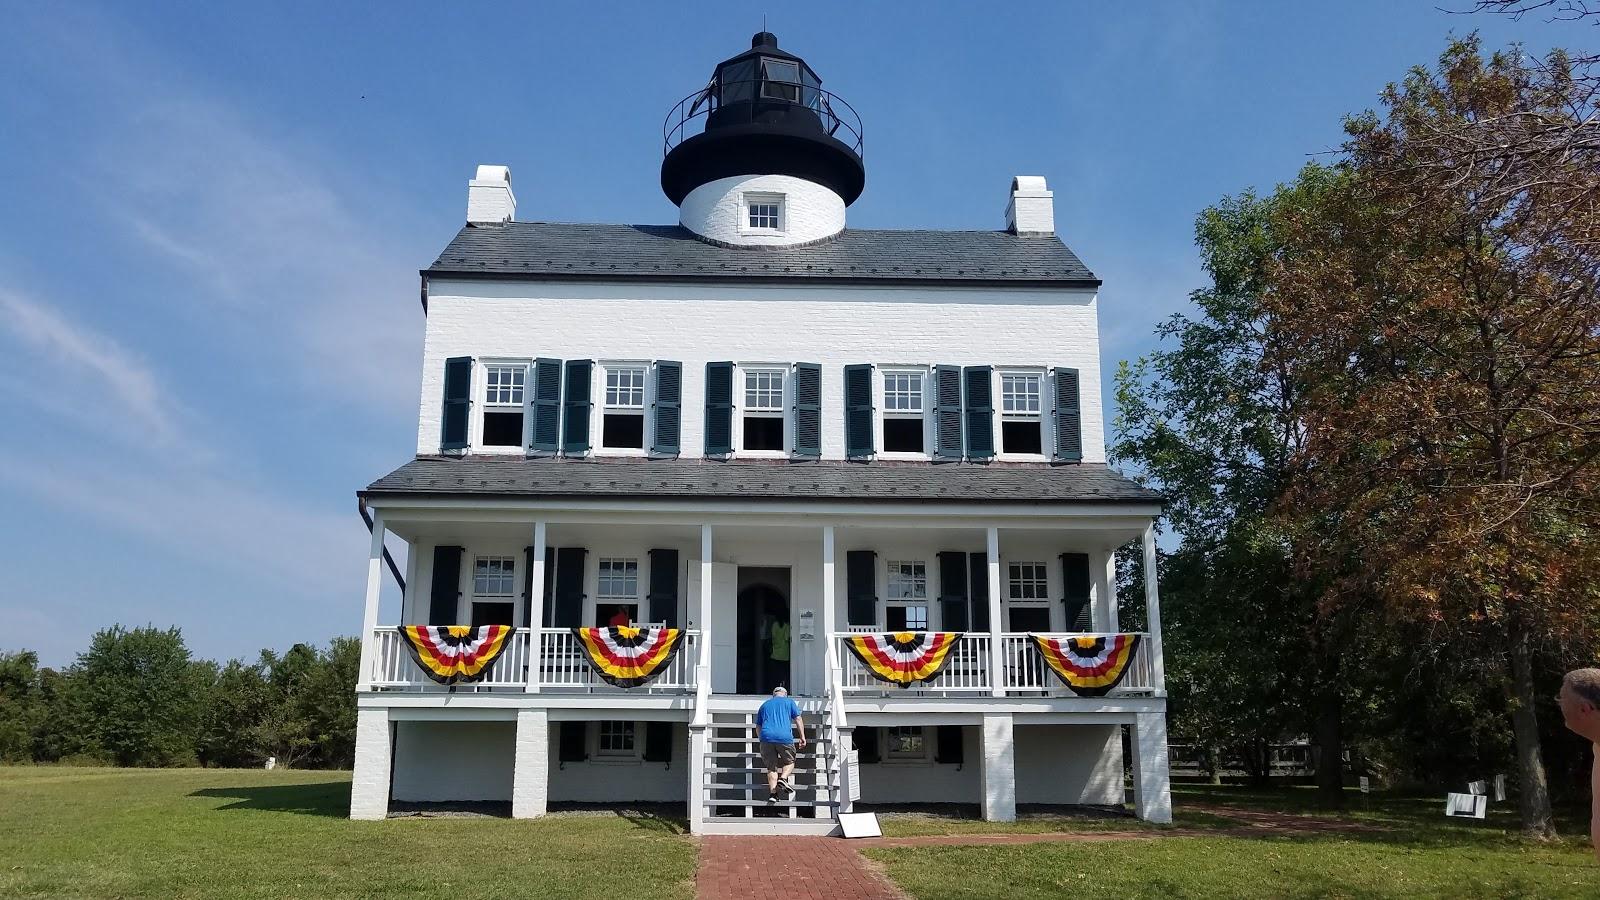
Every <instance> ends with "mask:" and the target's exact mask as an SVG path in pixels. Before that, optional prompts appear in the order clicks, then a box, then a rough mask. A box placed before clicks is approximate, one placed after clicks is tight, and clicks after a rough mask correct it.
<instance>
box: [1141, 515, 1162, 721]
mask: <svg viewBox="0 0 1600 900" xmlns="http://www.w3.org/2000/svg"><path fill="white" fill-rule="evenodd" d="M1157 582H1158V579H1157V577H1156V525H1155V522H1151V523H1150V524H1149V525H1146V526H1145V528H1144V609H1145V618H1146V620H1147V621H1148V622H1149V624H1150V683H1151V686H1153V687H1154V688H1155V689H1156V696H1158V697H1164V696H1166V694H1167V663H1166V658H1165V657H1163V656H1162V654H1161V590H1160V588H1159V587H1157ZM1164 741H1165V738H1163V742H1164Z"/></svg>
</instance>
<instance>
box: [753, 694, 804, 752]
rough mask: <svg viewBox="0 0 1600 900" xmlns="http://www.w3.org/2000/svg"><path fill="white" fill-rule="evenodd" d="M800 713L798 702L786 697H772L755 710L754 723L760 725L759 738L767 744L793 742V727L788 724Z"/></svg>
mask: <svg viewBox="0 0 1600 900" xmlns="http://www.w3.org/2000/svg"><path fill="white" fill-rule="evenodd" d="M798 715H800V704H798V703H796V702H794V701H793V700H790V699H789V698H788V697H773V698H771V699H770V700H768V701H767V702H765V703H763V704H761V708H760V709H758V710H756V724H758V725H760V726H761V739H762V740H763V741H766V742H767V743H769V744H792V743H794V728H793V727H791V726H790V724H789V723H790V722H792V721H793V720H794V719H795V717H796V716H798Z"/></svg>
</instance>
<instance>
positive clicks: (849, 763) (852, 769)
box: [844, 750, 878, 837]
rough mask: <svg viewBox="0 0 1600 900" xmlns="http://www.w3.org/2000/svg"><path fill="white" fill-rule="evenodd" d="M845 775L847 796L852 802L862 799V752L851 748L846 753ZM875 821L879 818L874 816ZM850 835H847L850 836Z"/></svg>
mask: <svg viewBox="0 0 1600 900" xmlns="http://www.w3.org/2000/svg"><path fill="white" fill-rule="evenodd" d="M844 775H845V779H846V783H847V785H848V786H847V788H846V790H847V796H848V797H849V798H850V802H851V803H855V802H856V801H857V800H860V799H861V754H860V753H858V752H856V751H855V750H851V751H850V752H849V753H847V754H845V758H844ZM872 821H873V822H877V821H878V820H877V819H876V818H874V819H873V820H872ZM848 836H849V835H846V837H848Z"/></svg>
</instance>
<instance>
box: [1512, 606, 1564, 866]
mask: <svg viewBox="0 0 1600 900" xmlns="http://www.w3.org/2000/svg"><path fill="white" fill-rule="evenodd" d="M1510 632H1511V634H1510V638H1511V641H1510V643H1511V704H1510V705H1511V731H1512V734H1513V735H1514V736H1515V737H1516V742H1517V810H1518V812H1520V813H1521V815H1522V832H1523V834H1526V835H1528V836H1529V837H1536V838H1553V837H1555V836H1556V825H1555V820H1554V818H1553V817H1552V816H1551V814H1550V785H1549V782H1548V780H1547V779H1546V777H1545V771H1544V757H1543V755H1542V753H1541V748H1540V745H1539V719H1538V715H1537V713H1536V712H1535V711H1534V705H1533V704H1534V699H1533V698H1534V686H1533V650H1532V648H1531V647H1529V646H1528V645H1529V635H1528V629H1527V627H1526V625H1524V624H1523V622H1522V617H1521V616H1519V615H1517V614H1516V613H1515V612H1513V613H1512V614H1511V616H1510Z"/></svg>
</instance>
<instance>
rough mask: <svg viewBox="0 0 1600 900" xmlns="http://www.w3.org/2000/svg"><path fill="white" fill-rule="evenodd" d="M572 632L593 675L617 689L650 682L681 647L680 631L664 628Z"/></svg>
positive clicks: (614, 628) (658, 626)
mask: <svg viewBox="0 0 1600 900" xmlns="http://www.w3.org/2000/svg"><path fill="white" fill-rule="evenodd" d="M572 633H573V634H574V635H576V636H577V638H578V643H579V644H581V645H582V646H583V651H584V653H583V658H584V659H585V660H587V661H588V663H589V667H590V668H591V669H594V672H595V674H596V675H599V676H600V677H601V678H602V679H604V680H605V682H606V683H607V684H614V685H616V686H617V687H621V688H631V687H638V686H639V685H641V684H648V683H650V682H651V681H653V680H654V679H655V678H656V677H657V676H659V675H660V674H661V673H662V672H663V671H665V670H666V668H667V663H669V662H671V661H672V658H673V657H674V656H676V655H677V654H678V649H679V648H680V647H682V646H683V631H682V629H678V628H668V627H666V626H664V625H638V626H633V625H613V626H611V627H609V628H574V629H572Z"/></svg>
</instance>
